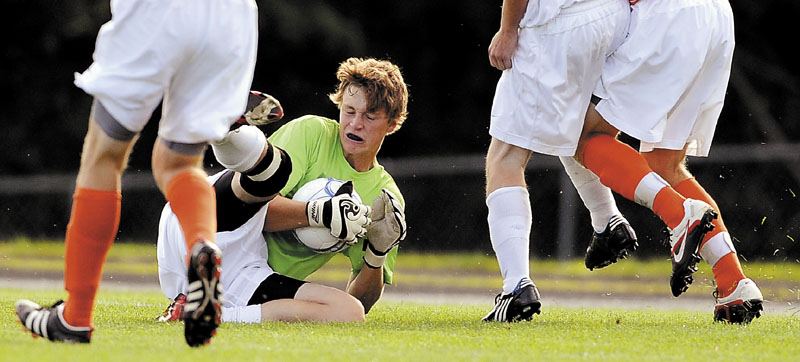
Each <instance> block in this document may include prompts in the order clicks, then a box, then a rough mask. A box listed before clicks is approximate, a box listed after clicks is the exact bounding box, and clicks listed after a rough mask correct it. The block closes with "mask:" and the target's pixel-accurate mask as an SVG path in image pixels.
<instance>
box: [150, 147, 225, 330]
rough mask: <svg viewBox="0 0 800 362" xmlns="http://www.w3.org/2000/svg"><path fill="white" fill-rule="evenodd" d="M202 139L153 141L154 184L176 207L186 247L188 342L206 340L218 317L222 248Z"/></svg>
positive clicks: (216, 323)
mask: <svg viewBox="0 0 800 362" xmlns="http://www.w3.org/2000/svg"><path fill="white" fill-rule="evenodd" d="M205 147H206V145H205V143H195V144H187V143H177V142H171V141H167V140H165V139H163V138H161V137H159V138H158V139H156V143H155V145H154V146H153V160H152V169H153V176H154V177H155V179H156V185H158V187H159V189H160V190H162V192H163V193H164V196H165V197H166V199H167V201H168V202H169V203H170V206H171V208H172V212H173V213H175V216H176V217H177V219H178V221H179V222H180V225H181V228H182V229H183V234H184V240H185V241H186V245H187V250H189V269H188V275H187V277H188V282H189V291H188V293H187V300H186V307H185V308H184V314H185V318H184V319H185V320H184V324H185V326H186V333H185V337H186V342H187V343H188V344H189V345H190V346H198V345H202V344H206V343H208V342H209V341H210V339H211V337H212V336H213V335H214V334H215V333H216V329H217V327H218V326H219V321H220V314H221V311H220V308H221V304H220V295H221V294H222V292H221V289H222V287H221V284H220V271H221V264H222V260H221V258H222V253H221V251H220V250H219V248H217V246H216V245H215V244H214V241H215V234H216V230H217V218H216V197H215V195H214V189H213V188H212V187H211V185H209V184H208V182H207V181H206V177H207V175H206V173H205V171H203V169H202V168H201V167H200V165H201V162H202V160H203V155H204V151H205Z"/></svg>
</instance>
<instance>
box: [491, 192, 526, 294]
mask: <svg viewBox="0 0 800 362" xmlns="http://www.w3.org/2000/svg"><path fill="white" fill-rule="evenodd" d="M486 206H488V207H489V216H488V217H487V221H488V222H489V238H490V239H491V241H492V249H494V253H495V255H496V256H497V262H498V264H500V273H501V275H502V276H503V294H508V293H511V292H512V291H514V287H516V286H517V283H518V282H519V281H520V279H522V278H530V265H529V263H530V260H529V254H530V252H529V249H530V236H531V223H532V221H531V219H532V217H531V203H530V197H529V196H528V190H527V189H525V187H522V186H512V187H503V188H500V189H497V190H495V191H493V192H492V193H491V194H489V196H488V197H487V198H486Z"/></svg>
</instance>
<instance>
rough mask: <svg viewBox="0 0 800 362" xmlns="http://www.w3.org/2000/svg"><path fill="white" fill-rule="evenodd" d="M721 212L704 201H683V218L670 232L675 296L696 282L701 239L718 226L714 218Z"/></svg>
mask: <svg viewBox="0 0 800 362" xmlns="http://www.w3.org/2000/svg"><path fill="white" fill-rule="evenodd" d="M716 218H717V212H716V211H714V209H712V208H711V206H710V205H709V204H707V203H705V202H703V201H700V200H693V199H686V200H685V201H684V202H683V219H682V220H681V222H680V224H678V226H677V227H675V229H673V230H670V231H669V245H670V247H671V251H670V256H671V257H672V275H671V276H670V280H669V285H670V288H671V289H672V295H674V296H676V297H677V296H679V295H681V294H682V293H683V292H685V291H686V290H687V289H689V284H692V281H693V278H692V274H693V273H694V272H696V271H697V263H698V262H699V261H700V254H699V253H698V250H699V249H700V242H701V241H702V240H703V237H704V236H705V235H706V233H708V232H709V231H711V230H713V229H714V224H712V221H713V220H714V219H716Z"/></svg>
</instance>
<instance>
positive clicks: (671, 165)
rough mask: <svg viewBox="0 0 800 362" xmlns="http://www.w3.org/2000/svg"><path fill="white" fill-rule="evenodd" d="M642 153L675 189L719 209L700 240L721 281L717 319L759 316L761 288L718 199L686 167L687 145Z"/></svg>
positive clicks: (741, 319) (738, 320)
mask: <svg viewBox="0 0 800 362" xmlns="http://www.w3.org/2000/svg"><path fill="white" fill-rule="evenodd" d="M642 156H644V158H645V159H646V160H647V162H648V164H649V165H650V166H651V167H652V168H653V170H654V171H656V172H657V173H658V174H659V175H661V176H662V177H664V179H665V180H667V182H669V183H670V184H671V185H673V188H674V189H675V191H678V192H679V193H681V195H683V196H685V197H688V198H692V199H696V200H702V201H705V202H706V203H708V204H709V205H711V207H713V208H714V210H716V211H717V212H718V213H719V215H718V217H717V219H715V220H714V222H713V223H714V230H712V231H710V232H708V233H707V234H706V235H705V237H703V240H702V242H701V244H700V255H701V256H702V257H703V259H705V260H706V262H708V264H709V265H711V271H712V272H713V275H714V281H715V283H716V285H717V290H716V296H715V297H716V298H717V307H716V308H715V314H714V319H715V320H725V321H729V322H736V323H747V322H749V321H751V320H752V319H753V318H754V317H757V316H759V315H760V311H761V309H762V306H761V304H762V302H763V297H762V296H761V292H760V290H759V289H758V287H757V286H756V285H755V283H754V282H753V281H752V280H750V279H748V278H747V277H746V276H745V274H744V271H743V270H742V266H741V264H740V263H739V258H738V256H737V254H736V249H735V248H734V246H733V243H732V242H731V237H730V234H729V232H728V228H727V227H725V223H724V222H723V218H722V212H721V211H720V209H719V206H717V203H716V201H714V199H713V198H712V197H711V195H709V194H708V192H706V190H705V189H704V188H703V186H701V185H700V183H699V182H697V180H696V179H695V178H694V177H693V176H692V174H691V173H690V172H689V171H688V169H686V164H685V159H686V149H685V148H684V149H683V150H667V149H660V148H656V149H654V150H653V151H651V152H645V153H642ZM733 294H735V295H733ZM728 299H730V301H728ZM720 300H722V301H723V302H722V303H720V302H719V301H720Z"/></svg>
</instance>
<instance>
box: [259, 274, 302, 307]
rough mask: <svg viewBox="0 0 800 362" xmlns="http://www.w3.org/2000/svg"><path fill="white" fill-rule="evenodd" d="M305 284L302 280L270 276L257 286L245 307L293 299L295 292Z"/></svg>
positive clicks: (275, 275) (283, 276) (278, 275)
mask: <svg viewBox="0 0 800 362" xmlns="http://www.w3.org/2000/svg"><path fill="white" fill-rule="evenodd" d="M305 283H306V281H304V280H297V279H294V278H290V277H287V276H285V275H280V274H278V273H273V274H270V276H268V277H266V278H265V279H264V281H262V282H261V284H259V285H258V288H256V290H255V291H254V292H253V296H252V297H250V301H248V302H247V305H258V304H264V303H266V302H269V301H271V300H276V299H294V295H295V294H297V290H298V289H300V286H301V285H303V284H305Z"/></svg>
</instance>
